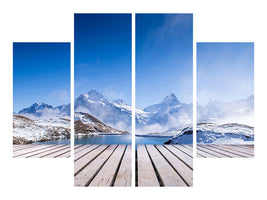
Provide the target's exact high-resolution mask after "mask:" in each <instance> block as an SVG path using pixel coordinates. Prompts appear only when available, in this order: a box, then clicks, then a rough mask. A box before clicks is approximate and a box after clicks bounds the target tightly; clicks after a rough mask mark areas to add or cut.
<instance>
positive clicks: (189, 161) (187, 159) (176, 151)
mask: <svg viewBox="0 0 267 200" xmlns="http://www.w3.org/2000/svg"><path fill="white" fill-rule="evenodd" d="M164 146H165V147H166V148H167V149H169V150H170V151H171V152H172V153H173V154H175V156H177V157H178V158H179V159H180V160H181V161H183V162H184V163H186V164H187V165H188V166H189V167H190V168H191V169H193V158H191V157H190V156H189V155H187V154H185V153H184V152H182V151H181V150H179V149H177V148H175V147H174V146H172V145H164Z"/></svg>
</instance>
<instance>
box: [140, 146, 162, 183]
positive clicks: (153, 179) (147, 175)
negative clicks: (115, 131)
mask: <svg viewBox="0 0 267 200" xmlns="http://www.w3.org/2000/svg"><path fill="white" fill-rule="evenodd" d="M137 167H138V168H137V170H138V171H137V172H138V179H137V180H138V186H139V187H140V186H160V185H159V182H158V179H157V175H156V173H155V171H154V168H153V166H152V163H151V160H150V158H149V156H148V153H147V150H146V148H145V146H144V145H137Z"/></svg>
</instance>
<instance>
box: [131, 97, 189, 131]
mask: <svg viewBox="0 0 267 200" xmlns="http://www.w3.org/2000/svg"><path fill="white" fill-rule="evenodd" d="M136 118H137V120H136V121H137V123H136V127H137V130H136V131H137V133H138V134H148V133H162V132H166V131H167V130H169V129H173V128H180V129H181V128H184V127H186V126H190V125H192V120H193V106H192V104H186V103H181V102H180V101H179V100H178V99H177V97H176V96H175V95H174V94H173V93H171V94H170V95H168V96H166V97H165V98H164V99H163V100H162V101H161V102H160V103H158V104H154V105H151V106H148V107H146V108H144V109H141V108H139V109H137V112H136Z"/></svg>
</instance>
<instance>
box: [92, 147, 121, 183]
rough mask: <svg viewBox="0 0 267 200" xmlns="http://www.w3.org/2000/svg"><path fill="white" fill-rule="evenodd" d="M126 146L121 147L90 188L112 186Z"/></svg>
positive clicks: (113, 154)
mask: <svg viewBox="0 0 267 200" xmlns="http://www.w3.org/2000/svg"><path fill="white" fill-rule="evenodd" d="M125 148H126V145H119V146H118V147H117V148H116V150H115V151H114V152H113V153H112V155H111V156H110V158H109V159H108V160H107V162H106V163H105V164H104V166H103V167H102V169H101V170H100V171H99V172H98V174H97V175H96V176H95V178H94V179H93V180H92V181H91V183H90V184H89V186H112V183H113V180H114V179H115V178H116V177H115V176H116V171H117V170H118V167H119V164H120V162H121V159H122V156H123V154H124V151H125Z"/></svg>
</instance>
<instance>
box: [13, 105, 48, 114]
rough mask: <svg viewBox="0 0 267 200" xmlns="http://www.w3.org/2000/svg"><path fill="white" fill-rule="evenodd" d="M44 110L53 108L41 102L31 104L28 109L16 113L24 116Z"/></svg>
mask: <svg viewBox="0 0 267 200" xmlns="http://www.w3.org/2000/svg"><path fill="white" fill-rule="evenodd" d="M44 108H53V106H51V105H48V104H45V103H42V102H36V103H34V104H32V105H31V106H30V107H27V108H24V109H22V110H20V111H19V112H18V114H25V113H30V114H33V113H36V111H37V110H42V109H44Z"/></svg>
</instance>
